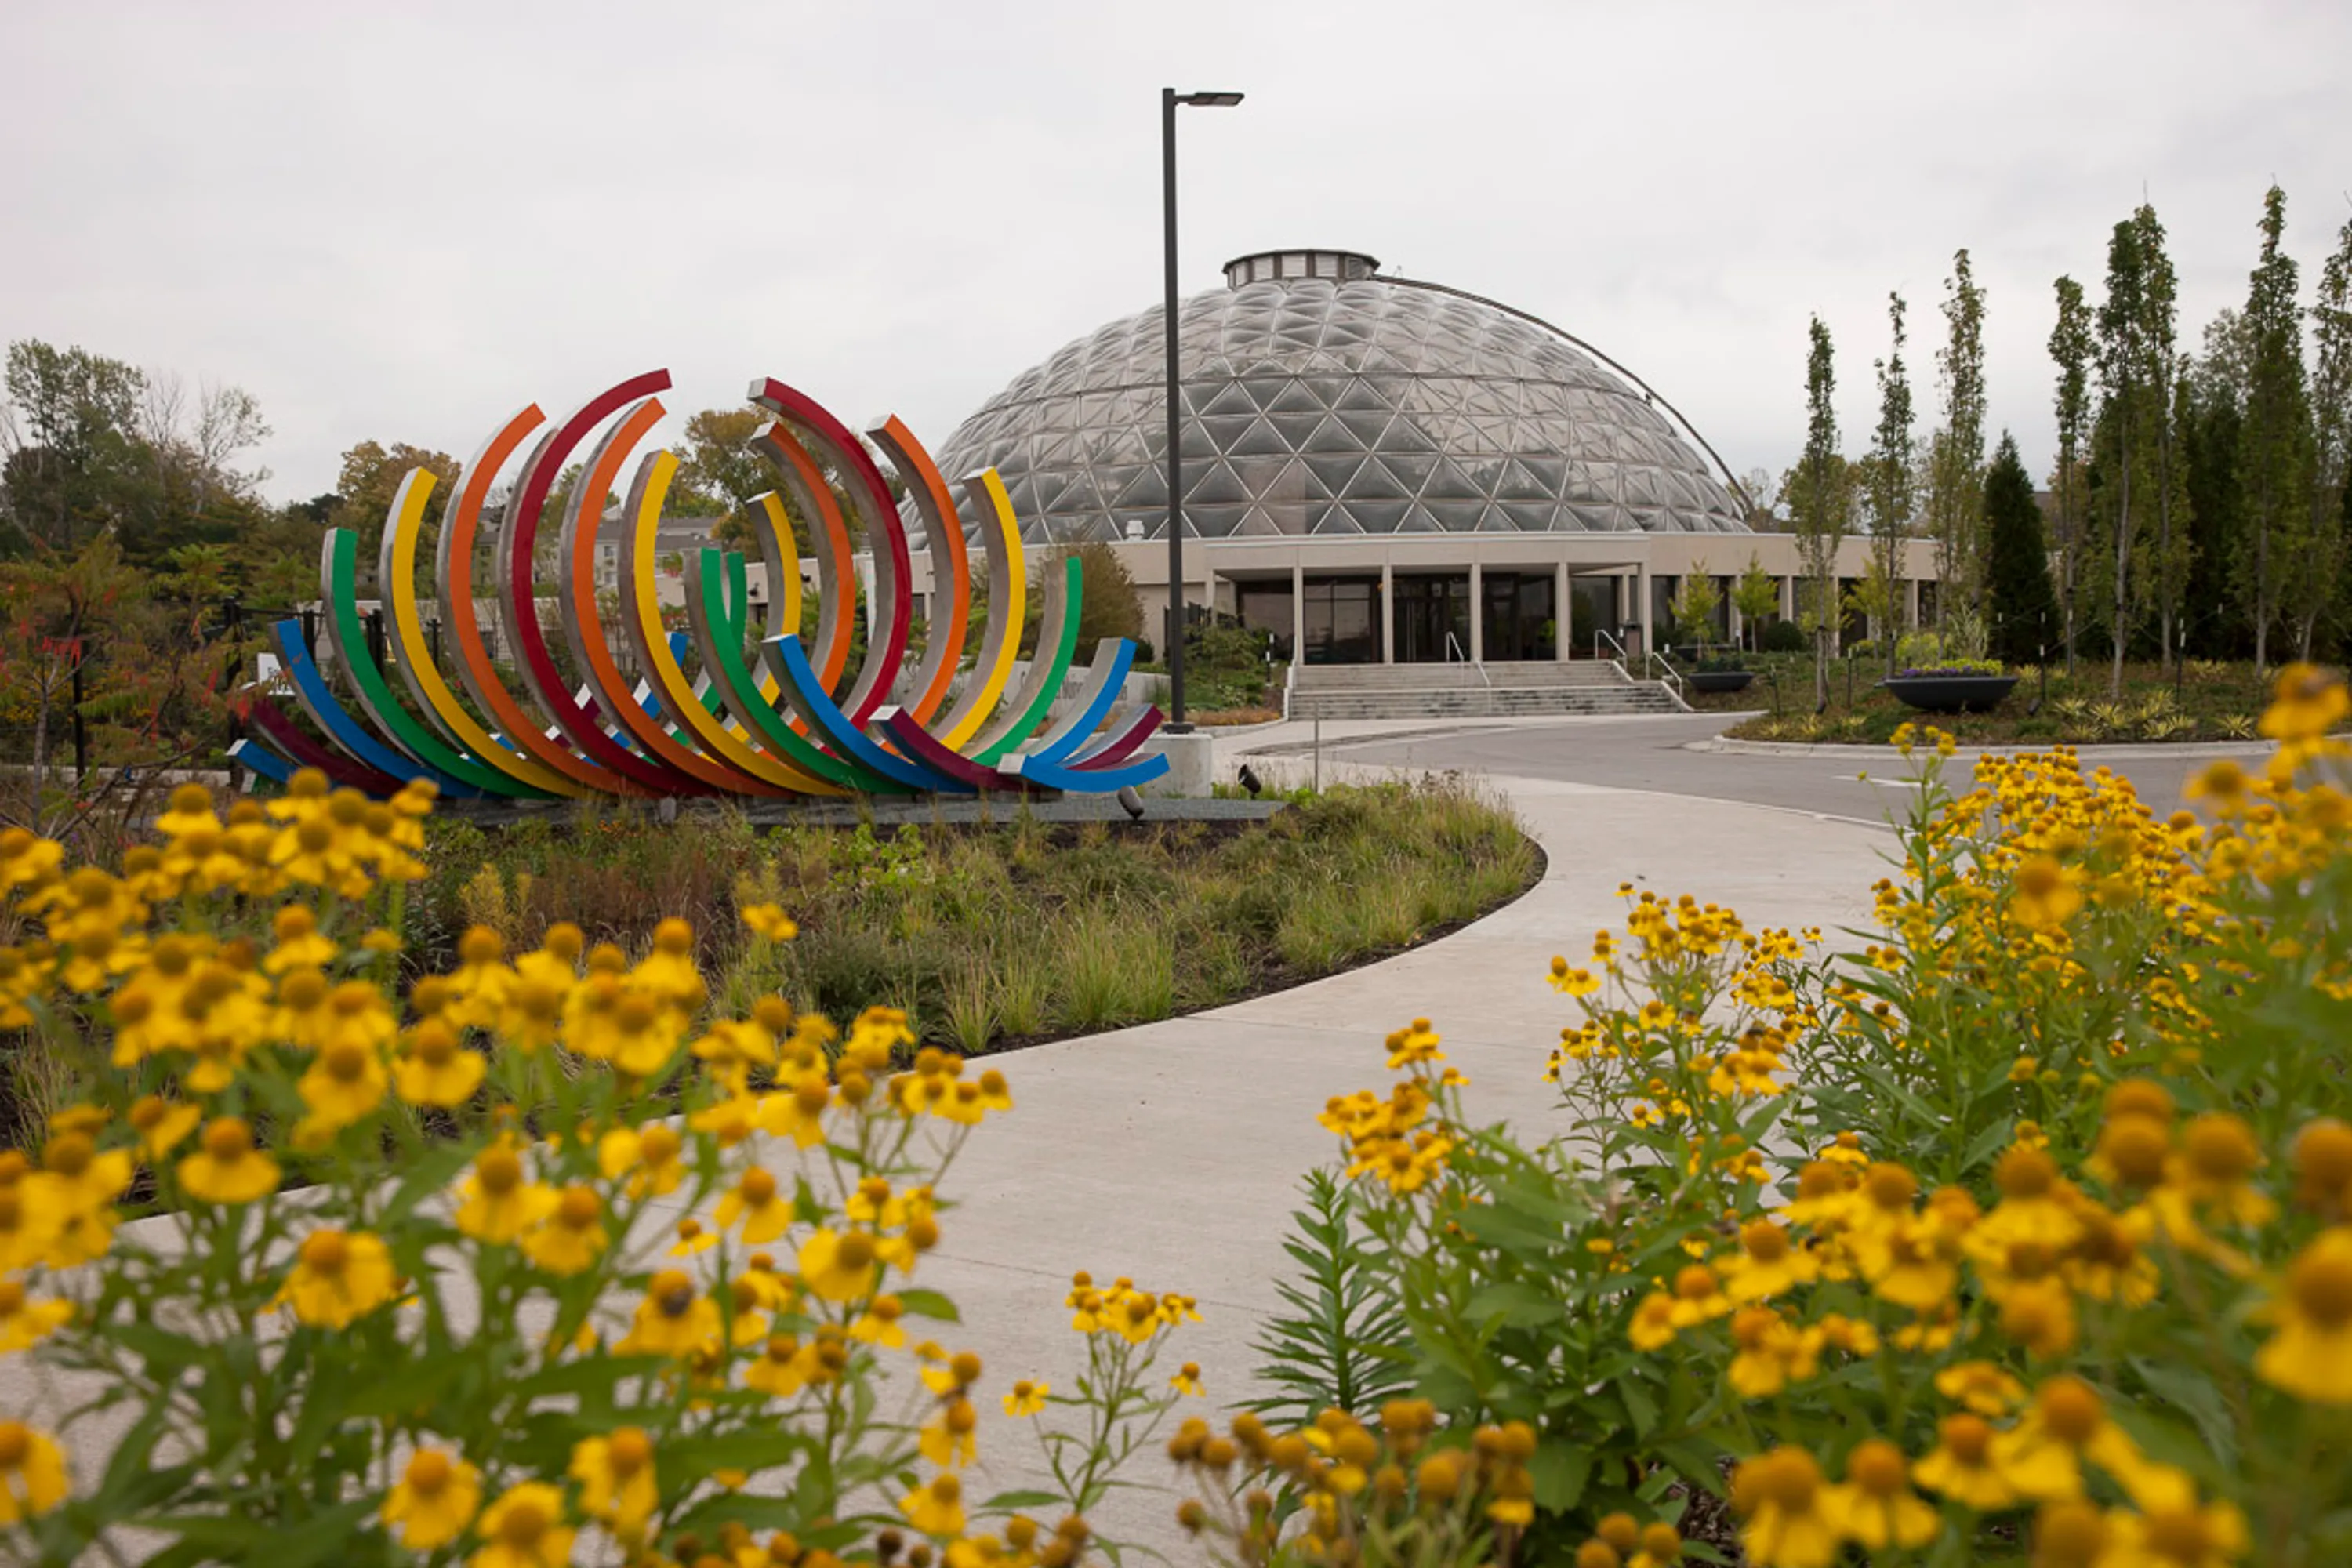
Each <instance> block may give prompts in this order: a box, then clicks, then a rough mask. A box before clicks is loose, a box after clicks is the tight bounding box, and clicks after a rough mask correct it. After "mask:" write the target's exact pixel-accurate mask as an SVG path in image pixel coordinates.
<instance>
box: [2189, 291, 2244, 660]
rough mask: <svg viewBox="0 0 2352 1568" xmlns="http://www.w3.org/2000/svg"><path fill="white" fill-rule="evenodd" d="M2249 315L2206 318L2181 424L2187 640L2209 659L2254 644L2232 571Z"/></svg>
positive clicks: (2239, 518)
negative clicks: (2184, 462)
mask: <svg viewBox="0 0 2352 1568" xmlns="http://www.w3.org/2000/svg"><path fill="white" fill-rule="evenodd" d="M2245 336H2246V334H2245V321H2244V318H2243V317H2242V316H2240V315H2239V314H2238V312H2237V311H2235V310H2223V311H2221V313H2220V314H2219V315H2217V316H2215V317H2214V318H2213V320H2211V321H2208V322H2206V323H2205V336H2204V340H2203V343H2202V345H2201V347H2200V350H2199V352H2198V353H2197V354H2196V355H2195V356H2194V357H2193V358H2191V359H2190V360H2189V366H2188V375H2187V378H2186V379H2187V381H2188V384H2189V417H2188V420H2187V422H2186V424H2185V425H2184V426H2183V427H2182V432H2181V445H2182V447H2183V450H2184V452H2185V453H2186V457H2187V468H2188V486H2189V512H2190V519H2189V529H2190V547H2191V552H2192V553H2191V556H2190V563H2189V582H2188V586H2187V593H2186V594H2185V595H2184V598H2183V611H2182V613H2183V616H2184V617H2185V618H2186V620H2187V622H2188V626H2189V647H2191V648H2192V649H2194V650H2195V651H2196V652H2197V654H2198V655H2199V656H2200V657H2201V658H2245V657H2247V656H2248V655H2250V654H2251V653H2252V651H2253V642H2252V637H2251V636H2250V635H2249V632H2248V628H2247V623H2246V620H2245V617H2244V616H2243V615H2242V613H2241V610H2240V606H2239V604H2238V597H2237V590H2236V587H2235V585H2234V584H2233V582H2232V580H2231V579H2232V574H2234V573H2235V572H2236V570H2237V563H2238V559H2239V553H2240V549H2241V540H2242V536H2243V534H2244V531H2245V516H2244V514H2245V495H2244V489H2243V487H2242V485H2240V483H2239V481H2238V448H2239V446H2240V443H2241V441H2242V438H2243V435H2242V425H2243V423H2244V419H2243V412H2244V407H2245V384H2246V363H2247V358H2248V354H2247V349H2246V342H2245Z"/></svg>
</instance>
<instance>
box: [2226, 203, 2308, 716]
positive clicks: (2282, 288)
mask: <svg viewBox="0 0 2352 1568" xmlns="http://www.w3.org/2000/svg"><path fill="white" fill-rule="evenodd" d="M2285 232H2286V193H2285V192H2284V191H2283V190H2281V189H2280V188H2279V187H2278V186H2276V185H2273V186H2272V187H2271V188H2270V190H2269V191H2268V192H2266V193H2265V194H2264V195H2263V221H2262V234H2263V249H2262V258H2261V260H2260V261H2258V262H2257V263H2256V264H2255V266H2254V270H2253V274H2252V278H2251V279H2249V288H2248V290H2247V295H2246V310H2245V330H2246V340H2247V349H2248V361H2247V366H2246V404H2245V418H2244V422H2243V425H2242V427H2241V434H2240V438H2239V445H2238V475H2239V480H2240V482H2241V483H2242V484H2243V485H2244V487H2245V496H2246V532H2245V538H2244V541H2243V547H2242V553H2241V556H2240V567H2239V589H2238V592H2239V598H2240V602H2241V603H2242V604H2243V605H2245V608H2246V618H2247V620H2248V621H2249V622H2250V623H2251V624H2252V626H2253V632H2254V668H2255V669H2256V670H2257V671H2262V670H2265V669H2267V668H2269V667H2270V635H2271V629H2272V627H2273V626H2275V625H2277V623H2278V620H2279V614H2280V600H2281V592H2280V590H2281V585H2282V584H2283V582H2284V579H2285V578H2286V577H2287V576H2288V575H2290V574H2291V572H2292V571H2293V570H2295V569H2298V568H2297V564H2296V563H2295V562H2294V544H2295V537H2294V536H2295V535H2296V533H2297V532H2299V531H2300V530H2299V528H2298V526H2297V525H2298V524H2300V523H2301V522H2302V521H2304V518H2305V510H2304V501H2303V497H2302V493H2301V492H2302V489H2303V486H2304V481H2305V477H2306V476H2305V462H2306V452H2307V448H2308V447H2309V444H2310V438H2311V426H2310V415H2309V409H2308V406H2307V401H2306V395H2305V387H2304V379H2303V330H2302V327H2303V323H2302V319H2301V318H2302V311H2301V310H2299V308H2298V307H2297V306H2296V304H2295V291H2296V272H2295V265H2294V258H2293V257H2291V256H2289V255H2287V254H2286V253H2285V251H2284V250H2283V249H2282V248H2280V243H2279V242H2280V240H2281V238H2282V237H2284V234H2285Z"/></svg>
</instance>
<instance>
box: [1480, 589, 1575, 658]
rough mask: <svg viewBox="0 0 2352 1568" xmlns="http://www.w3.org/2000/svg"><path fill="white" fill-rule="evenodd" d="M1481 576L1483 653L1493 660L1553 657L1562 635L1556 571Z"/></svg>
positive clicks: (1485, 656)
mask: <svg viewBox="0 0 2352 1568" xmlns="http://www.w3.org/2000/svg"><path fill="white" fill-rule="evenodd" d="M1480 576H1481V578H1482V579H1483V581H1482V582H1481V583H1480V587H1481V589H1482V590H1483V596H1484V597H1485V599H1486V625H1485V626H1483V627H1482V628H1480V629H1481V631H1482V632H1483V634H1484V637H1483V640H1482V646H1481V647H1480V649H1479V652H1480V654H1481V656H1482V657H1483V658H1486V660H1487V661H1488V662H1489V663H1497V662H1503V661H1507V660H1512V659H1548V658H1552V657H1553V656H1554V655H1555V654H1556V653H1557V652H1558V651H1559V641H1558V639H1559V620H1558V618H1557V617H1558V615H1559V612H1558V610H1557V608H1556V607H1555V606H1554V605H1553V603H1552V601H1553V597H1554V594H1553V589H1554V587H1555V586H1556V584H1554V582H1553V580H1552V574H1550V573H1549V572H1545V573H1540V574H1538V573H1533V572H1528V573H1520V572H1485V573H1481V574H1480Z"/></svg>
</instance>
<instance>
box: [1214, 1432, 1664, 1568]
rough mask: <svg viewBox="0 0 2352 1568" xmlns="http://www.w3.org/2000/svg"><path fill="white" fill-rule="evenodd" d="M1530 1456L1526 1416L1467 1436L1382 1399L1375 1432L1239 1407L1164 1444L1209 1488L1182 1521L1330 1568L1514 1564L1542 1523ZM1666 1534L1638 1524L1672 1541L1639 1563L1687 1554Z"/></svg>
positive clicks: (1265, 1552) (1260, 1551)
mask: <svg viewBox="0 0 2352 1568" xmlns="http://www.w3.org/2000/svg"><path fill="white" fill-rule="evenodd" d="M1535 1451H1536V1435H1535V1429H1534V1428H1533V1427H1531V1426H1528V1425H1527V1424H1526V1423H1524V1422H1517V1421H1514V1422H1508V1423H1503V1424H1499V1425H1495V1426H1481V1427H1479V1428H1477V1429H1476V1430H1475V1432H1472V1433H1470V1434H1468V1440H1467V1442H1466V1443H1465V1441H1464V1436H1463V1435H1462V1434H1461V1433H1459V1432H1454V1433H1449V1432H1447V1431H1445V1430H1444V1429H1443V1428H1442V1426H1441V1424H1440V1422H1439V1419H1438V1414H1437V1409H1436V1406H1434V1405H1432V1404H1430V1403H1429V1402H1428V1401H1426V1400H1421V1399H1395V1400H1391V1401H1389V1402H1388V1403H1387V1404H1386V1405H1382V1406H1381V1414H1380V1423H1379V1426H1378V1427H1377V1429H1375V1428H1373V1427H1370V1426H1365V1425H1364V1424H1363V1423H1361V1422H1360V1421H1358V1420H1357V1419H1356V1418H1355V1417H1354V1416H1352V1415H1349V1414H1348V1413H1347V1412H1345V1411H1343V1410H1336V1409H1333V1410H1326V1411H1324V1412H1323V1413H1322V1414H1321V1415H1318V1416H1317V1417H1316V1418H1315V1420H1314V1422H1313V1423H1312V1424H1311V1425H1309V1426H1307V1427H1306V1428H1304V1429H1303V1430H1300V1431H1297V1432H1288V1433H1282V1434H1278V1435H1277V1434H1276V1433H1275V1432H1273V1431H1270V1430H1269V1429H1268V1428H1267V1427H1266V1426H1265V1423H1263V1422H1261V1421H1260V1420H1258V1419H1257V1418H1256V1417H1255V1416H1254V1415H1239V1416H1236V1417H1234V1422H1233V1425H1232V1426H1231V1428H1230V1429H1229V1435H1227V1434H1220V1433H1218V1432H1217V1431H1215V1430H1214V1429H1213V1427H1212V1426H1210V1425H1209V1423H1207V1422H1206V1421H1202V1420H1199V1419H1193V1420H1190V1421H1187V1422H1185V1423H1184V1425H1183V1426H1182V1427H1181V1429H1180V1430H1179V1431H1178V1432H1177V1434H1176V1436H1174V1437H1173V1438H1171V1439H1170V1441H1169V1444H1168V1456H1169V1458H1171V1459H1172V1460H1174V1461H1175V1463H1176V1466H1177V1468H1178V1469H1179V1470H1180V1471H1181V1472H1183V1473H1185V1474H1187V1475H1189V1476H1190V1477H1191V1478H1192V1480H1193V1483H1194V1485H1195V1487H1196V1489H1198V1490H1199V1492H1200V1493H1201V1496H1200V1497H1198V1498H1194V1499H1188V1500H1185V1501H1184V1502H1183V1503H1181V1505H1179V1507H1178V1509H1177V1514H1176V1517H1177V1521H1178V1522H1179V1523H1180V1524H1181V1525H1182V1526H1183V1528H1184V1529H1185V1531H1187V1532H1188V1533H1190V1534H1192V1535H1193V1536H1195V1537H1198V1538H1201V1539H1203V1540H1205V1541H1207V1542H1212V1543H1213V1544H1214V1545H1215V1546H1216V1547H1217V1548H1219V1549H1220V1552H1221V1554H1223V1553H1230V1555H1231V1559H1232V1560H1233V1561H1234V1562H1237V1563H1247V1564H1264V1563H1273V1562H1276V1561H1277V1560H1278V1559H1283V1554H1284V1553H1286V1552H1295V1553H1296V1555H1297V1559H1298V1560H1301V1561H1304V1562H1308V1563H1333V1564H1342V1563H1366V1562H1394V1563H1411V1562H1423V1563H1475V1562H1481V1561H1486V1557H1487V1554H1488V1553H1490V1552H1492V1553H1494V1554H1495V1555H1496V1558H1497V1560H1500V1561H1509V1559H1510V1543H1511V1542H1515V1541H1516V1540H1517V1536H1518V1533H1519V1532H1520V1531H1524V1530H1525V1529H1526V1528H1527V1527H1528V1525H1529V1524H1531V1523H1533V1522H1534V1521H1535V1504H1534V1495H1535V1494H1534V1481H1533V1479H1532V1477H1531V1476H1530V1474H1529V1472H1528V1462H1529V1461H1530V1460H1531V1459H1533V1458H1534V1457H1535ZM1259 1479H1267V1480H1273V1481H1278V1482H1279V1483H1281V1484H1282V1485H1283V1486H1284V1487H1285V1488H1286V1489H1287V1490H1288V1491H1289V1493H1290V1494H1291V1495H1292V1496H1293V1497H1295V1498H1297V1500H1299V1502H1300V1504H1301V1505H1302V1511H1303V1512H1304V1514H1305V1516H1306V1525H1305V1528H1304V1529H1303V1531H1300V1532H1299V1533H1298V1534H1297V1537H1296V1538H1295V1539H1285V1538H1284V1534H1283V1519H1282V1516H1281V1514H1280V1513H1278V1512H1277V1510H1276V1504H1275V1498H1274V1495H1273V1493H1271V1492H1270V1491H1268V1490H1266V1489H1265V1487H1263V1486H1261V1485H1258V1484H1255V1483H1256V1482H1257V1481H1258V1480H1259ZM1627 1522H1629V1523H1630V1522H1631V1521H1630V1519H1629V1520H1628V1521H1627ZM1672 1534H1673V1532H1672V1531H1670V1530H1669V1531H1664V1533H1663V1534H1662V1533H1660V1532H1659V1531H1655V1530H1654V1531H1650V1532H1648V1533H1647V1535H1646V1536H1641V1535H1640V1532H1638V1531H1637V1540H1636V1542H1635V1545H1636V1549H1637V1550H1640V1549H1642V1541H1643V1540H1646V1542H1647V1543H1648V1545H1649V1546H1650V1547H1656V1548H1662V1549H1664V1550H1663V1551H1662V1552H1653V1554H1652V1556H1651V1558H1650V1560H1649V1562H1648V1563H1644V1564H1643V1568H1652V1564H1656V1565H1658V1568H1663V1565H1664V1564H1665V1563H1672V1562H1675V1561H1676V1560H1677V1559H1678V1558H1679V1556H1680V1554H1681V1540H1680V1538H1679V1537H1675V1538H1674V1539H1673V1541H1672V1542H1671V1544H1669V1542H1667V1540H1666V1537H1667V1536H1671V1535H1672ZM1498 1548H1499V1550H1497V1549H1498Z"/></svg>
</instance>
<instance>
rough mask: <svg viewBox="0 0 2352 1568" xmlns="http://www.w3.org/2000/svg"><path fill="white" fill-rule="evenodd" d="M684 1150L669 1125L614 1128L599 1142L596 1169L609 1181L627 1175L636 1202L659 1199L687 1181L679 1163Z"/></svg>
mask: <svg viewBox="0 0 2352 1568" xmlns="http://www.w3.org/2000/svg"><path fill="white" fill-rule="evenodd" d="M685 1147H686V1145H685V1142H684V1141H683V1140H682V1139H680V1138H679V1137H678V1135H677V1130H676V1129H674V1128H672V1127H671V1126H669V1125H668V1123H667V1122H661V1121H654V1122H648V1123H647V1124H646V1125H645V1126H644V1127H642V1128H636V1127H615V1128H614V1129H613V1131H610V1132H607V1133H605V1134H604V1137H602V1138H600V1139H598V1140H597V1141H596V1168H597V1169H598V1170H600V1171H602V1172H603V1173H604V1179H605V1180H606V1181H613V1180H616V1179H618V1178H619V1177H620V1176H622V1175H623V1174H626V1175H627V1176H628V1178H629V1195H630V1196H631V1197H633V1198H642V1197H646V1196H647V1195H649V1194H650V1195H653V1196H659V1195H660V1194H664V1193H673V1192H676V1191H677V1188H678V1185H679V1184H681V1183H682V1182H684V1181H685V1180H686V1167H685V1165H684V1164H682V1163H679V1160H678V1155H679V1153H680V1152H682V1151H683V1150H684V1149H685Z"/></svg>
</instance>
